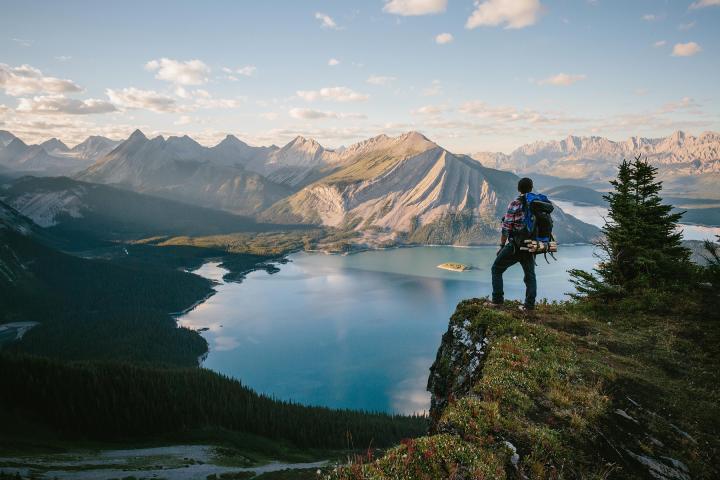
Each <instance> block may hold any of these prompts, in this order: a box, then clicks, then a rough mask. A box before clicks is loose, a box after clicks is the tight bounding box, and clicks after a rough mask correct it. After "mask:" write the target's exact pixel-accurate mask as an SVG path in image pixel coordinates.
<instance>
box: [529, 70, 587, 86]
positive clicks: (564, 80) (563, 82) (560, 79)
mask: <svg viewBox="0 0 720 480" xmlns="http://www.w3.org/2000/svg"><path fill="white" fill-rule="evenodd" d="M586 78H587V76H586V75H583V74H567V73H558V74H557V75H553V76H552V77H548V78H545V79H543V80H540V81H539V82H538V84H540V85H555V86H556V87H567V86H569V85H572V84H573V83H576V82H579V81H580V80H585V79H586Z"/></svg>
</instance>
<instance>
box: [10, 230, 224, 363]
mask: <svg viewBox="0 0 720 480" xmlns="http://www.w3.org/2000/svg"><path fill="white" fill-rule="evenodd" d="M0 235H1V240H2V243H3V245H2V246H3V251H4V252H5V254H4V255H3V258H11V259H15V260H16V262H15V263H14V264H12V265H10V264H9V263H8V265H10V266H11V267H12V269H13V271H12V272H11V273H12V275H9V276H6V277H3V279H0V283H2V285H1V287H2V288H0V323H4V322H12V321H37V322H40V325H38V326H37V327H35V328H33V329H32V330H30V331H29V332H28V333H26V334H25V337H23V339H22V340H21V341H20V342H18V343H16V344H13V345H12V346H10V347H8V348H10V349H12V350H14V351H24V352H31V353H35V354H39V355H49V356H53V357H57V358H65V359H120V360H136V361H144V362H154V363H161V364H173V365H181V366H190V365H196V364H197V359H198V357H199V356H201V355H203V354H204V353H205V352H206V351H207V344H206V342H205V340H204V339H203V338H202V337H201V336H200V335H199V334H197V333H196V332H193V331H190V330H187V329H181V328H177V325H176V323H175V321H174V319H173V318H172V317H171V316H170V312H178V311H181V310H183V309H185V308H188V307H189V306H191V305H192V304H193V303H194V302H196V301H198V300H200V299H202V298H204V297H206V296H207V295H209V294H210V293H211V292H212V288H211V287H212V285H211V282H210V281H208V280H206V279H204V278H201V277H198V276H196V275H192V274H188V273H185V272H182V271H179V270H176V269H173V268H163V267H159V266H156V265H152V266H148V265H141V264H119V263H118V262H113V261H108V260H99V259H84V258H79V257H75V256H72V255H67V254H64V253H61V252H59V251H57V250H54V249H52V248H50V247H47V246H45V245H43V244H41V243H39V242H37V241H35V240H34V239H33V238H31V237H27V236H23V235H20V234H18V233H15V232H12V231H9V230H2V231H0ZM3 281H4V283H3Z"/></svg>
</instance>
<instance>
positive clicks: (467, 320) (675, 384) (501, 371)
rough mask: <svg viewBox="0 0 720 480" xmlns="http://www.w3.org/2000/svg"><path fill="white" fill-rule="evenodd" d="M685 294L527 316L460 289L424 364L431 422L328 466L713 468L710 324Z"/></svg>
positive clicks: (708, 474)
mask: <svg viewBox="0 0 720 480" xmlns="http://www.w3.org/2000/svg"><path fill="white" fill-rule="evenodd" d="M697 300H699V299H693V300H692V301H688V299H686V300H685V303H684V304H683V305H682V306H681V307H679V308H678V309H676V310H674V311H671V312H667V313H662V314H660V313H642V312H637V311H633V312H630V311H627V310H623V309H618V310H614V309H609V308H608V309H605V308H602V307H592V308H590V307H588V306H587V305H583V304H575V303H569V304H561V305H542V306H540V307H539V309H538V311H537V313H536V314H535V315H532V316H529V317H528V316H524V315H521V314H519V312H517V310H515V309H513V308H511V307H507V308H506V309H503V310H495V309H488V308H486V307H484V306H483V305H482V302H481V301H480V300H477V299H475V300H468V301H464V302H461V303H460V304H459V305H458V308H457V310H456V312H455V313H454V315H453V316H452V318H451V319H450V325H449V328H448V331H447V333H446V334H445V335H444V336H443V340H442V343H441V346H440V348H439V350H438V356H437V359H436V361H435V364H434V365H433V368H432V370H431V375H430V379H429V384H428V387H429V389H430V391H431V392H432V394H433V402H432V409H431V422H432V429H431V435H428V436H425V437H421V438H418V439H415V440H409V441H405V442H403V443H402V444H401V445H399V446H397V447H395V448H394V449H391V450H390V451H388V452H387V453H385V454H383V455H382V456H381V457H380V458H378V459H377V460H373V459H369V458H368V457H363V458H360V457H358V458H355V459H354V460H353V461H352V462H351V464H350V465H348V466H346V467H343V468H340V469H338V470H337V471H335V472H333V473H332V474H331V476H330V478H332V479H346V480H347V479H389V478H403V479H424V478H484V479H504V478H534V479H544V478H547V479H549V478H597V479H600V478H663V479H665V478H667V479H670V478H673V479H689V478H708V479H709V478H717V477H718V475H720V470H718V465H717V462H715V461H714V459H716V458H717V456H718V454H720V441H718V435H717V432H718V431H719V430H720V403H719V400H720V388H719V387H718V384H717V381H716V372H717V370H718V368H720V356H718V349H717V346H718V344H720V343H719V342H720V325H719V324H718V322H717V321H716V320H714V319H713V318H712V317H710V316H708V314H709V310H707V311H705V310H703V307H702V304H701V303H697Z"/></svg>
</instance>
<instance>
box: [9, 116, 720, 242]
mask: <svg viewBox="0 0 720 480" xmlns="http://www.w3.org/2000/svg"><path fill="white" fill-rule="evenodd" d="M0 145H2V146H0V166H3V167H5V169H6V170H12V171H20V172H26V173H27V172H30V173H32V174H34V175H36V176H38V175H39V176H51V175H52V176H54V175H58V174H62V173H64V174H70V175H72V176H73V177H74V181H75V182H80V183H72V182H71V181H70V180H69V179H66V180H64V181H61V182H55V183H52V182H44V183H43V182H39V181H37V180H36V181H34V182H29V181H25V182H16V185H15V186H14V187H11V188H5V193H2V192H0V197H2V198H5V200H6V201H7V202H8V203H10V204H11V205H13V206H14V207H15V208H17V209H18V210H19V211H21V212H23V213H24V214H26V215H28V216H30V217H32V218H33V219H34V220H36V221H37V222H38V223H40V224H43V222H48V221H51V223H53V222H54V220H48V218H49V217H48V215H50V216H51V217H53V218H55V216H57V215H58V214H60V217H59V218H61V220H62V221H61V223H63V222H65V223H66V224H67V223H68V222H71V221H73V219H74V221H75V223H76V224H77V223H78V222H77V218H78V217H83V218H84V217H87V216H88V215H89V213H88V212H90V211H93V212H96V214H97V212H100V211H102V210H107V209H108V205H110V204H111V202H108V201H104V205H103V201H100V200H99V198H116V197H117V198H119V197H118V195H117V194H115V193H113V192H116V191H117V190H112V189H111V190H97V189H96V188H94V187H92V188H91V187H90V186H91V185H93V184H105V185H107V186H109V187H115V188H120V189H121V190H123V191H132V192H135V193H136V194H142V195H150V196H151V197H148V198H149V199H152V198H157V197H162V198H165V199H167V200H170V201H176V202H178V201H179V202H182V203H183V204H187V205H193V206H198V207H203V208H208V209H212V210H213V211H217V210H222V211H225V212H229V213H231V214H235V215H244V216H252V217H256V218H257V219H258V220H260V221H262V222H266V223H281V224H312V225H321V226H324V227H327V228H330V229H332V230H334V231H340V232H344V233H343V235H342V236H341V238H342V241H344V242H349V243H352V244H358V245H364V246H371V247H372V246H381V245H391V244H398V243H400V244H403V243H412V244H465V245H469V244H485V243H490V242H493V241H494V237H495V236H496V234H497V233H496V232H497V225H498V219H499V217H500V216H501V215H502V213H503V210H504V209H505V207H506V205H507V204H508V203H509V202H510V201H511V200H512V199H513V198H514V197H515V196H516V183H517V179H518V178H517V176H516V174H520V175H523V174H529V175H532V176H534V177H535V178H536V179H537V183H538V184H539V185H541V186H542V187H547V186H551V185H550V182H549V181H548V179H552V180H553V182H554V184H555V185H558V184H562V183H563V181H565V182H564V183H566V184H570V185H586V186H595V188H600V186H602V187H604V188H607V180H609V179H610V178H612V177H613V176H614V171H615V168H616V164H617V162H619V161H620V160H622V158H629V157H631V156H635V155H638V154H640V155H644V156H646V157H647V158H648V160H649V161H650V162H651V163H653V164H655V165H656V166H657V167H658V168H659V170H660V176H661V178H662V179H663V180H664V181H665V184H666V188H667V190H668V191H669V192H668V193H669V194H674V195H678V196H684V197H692V196H693V195H695V196H702V197H703V198H711V199H712V198H719V197H718V196H719V195H720V194H719V193H718V192H715V191H714V190H716V189H715V188H710V187H711V186H712V185H713V183H712V182H713V181H715V180H718V179H720V134H716V133H712V132H706V133H703V134H702V135H700V136H698V137H694V136H691V135H686V134H685V133H683V132H676V133H675V134H673V135H672V136H670V137H666V138H660V139H645V138H637V137H633V138H630V139H628V140H627V141H624V142H613V141H611V140H608V139H605V138H601V137H573V136H571V137H568V138H566V139H565V140H562V141H551V142H536V143H533V144H529V145H525V146H523V147H520V148H519V149H517V150H515V151H514V152H512V153H511V154H509V155H506V154H502V153H480V154H475V155H473V156H468V155H461V154H455V153H453V152H450V151H448V150H446V149H445V148H443V147H441V146H439V145H438V144H437V143H435V142H433V141H431V140H429V139H428V138H427V137H425V136H423V135H422V134H420V133H418V132H408V133H406V134H403V135H400V136H397V137H389V136H387V135H378V136H376V137H373V138H370V139H367V140H365V141H361V142H358V143H356V144H353V145H350V146H348V147H342V148H338V149H328V148H325V147H323V146H322V145H321V144H319V143H318V142H317V141H315V140H312V139H307V138H304V137H300V136H299V137H296V138H295V139H293V140H292V141H290V142H289V143H288V144H286V145H284V146H282V147H278V146H275V145H272V146H262V147H256V146H251V145H249V144H247V143H245V142H243V141H242V140H240V139H238V138H237V137H235V136H232V135H228V136H227V137H225V138H224V139H223V140H222V141H221V142H219V143H218V144H217V145H214V146H212V147H206V146H203V145H201V144H199V143H198V142H196V141H195V140H193V139H192V138H190V137H189V136H182V137H179V136H170V137H167V138H165V137H162V136H156V137H154V138H148V137H147V136H145V135H144V134H143V133H142V132H141V131H140V130H136V131H135V132H134V133H133V134H132V135H130V137H129V138H127V139H126V140H124V141H122V142H116V141H113V140H110V139H106V138H104V137H89V138H88V139H87V140H86V141H84V142H82V143H80V144H78V145H76V146H74V147H73V148H70V147H68V146H67V145H65V144H64V143H63V142H62V141H60V140H58V139H54V138H53V139H50V140H48V141H46V142H43V143H42V144H40V145H27V144H25V143H24V142H23V141H22V140H20V139H19V138H17V137H15V136H14V135H13V134H11V133H10V132H5V131H2V132H0ZM3 175H5V176H7V172H6V171H5V172H3ZM673 189H675V190H673ZM708 190H712V191H708ZM81 191H83V192H88V191H91V192H93V195H90V196H88V195H87V193H85V194H83V195H84V197H83V198H90V199H91V201H88V200H83V201H81V200H78V192H81ZM678 191H681V193H682V195H679V193H678ZM98 192H100V193H98ZM701 194H702V195H701ZM113 195H114V196H113ZM61 199H63V200H62V201H61ZM63 201H64V202H66V203H64V204H63V203H62V202H63ZM138 201H139V200H138ZM147 201H152V200H147ZM83 202H84V203H83ZM139 202H140V203H137V202H136V203H134V204H133V205H142V204H143V202H142V201H139ZM131 203H132V202H131ZM81 204H82V205H85V207H84V208H85V211H84V212H85V213H82V214H79V213H78V212H77V211H76V210H73V209H74V208H75V209H77V205H81ZM93 205H95V206H94V207H93ZM101 205H103V206H101ZM151 210H152V209H151ZM171 210H172V209H171ZM155 211H157V209H156V210H155ZM202 216H203V215H199V217H202ZM211 217H212V216H208V218H211ZM555 217H556V233H557V237H558V238H559V239H560V240H561V241H563V242H583V241H588V240H590V239H591V238H592V237H593V236H594V235H596V234H597V230H596V229H595V228H594V227H591V226H589V225H587V224H584V223H582V222H580V221H578V220H576V219H575V218H573V217H572V216H570V215H565V214H564V213H563V212H562V210H561V209H560V208H558V209H557V211H556V214H555ZM94 218H95V219H96V220H97V218H96V217H94ZM216 220H217V219H216ZM143 222H144V223H143ZM143 222H139V223H137V224H139V225H142V224H146V223H148V222H147V220H144V221H143ZM223 222H224V220H223ZM223 222H220V223H223ZM54 223H57V222H54ZM54 223H53V225H54ZM80 223H82V222H80ZM101 223H102V222H101ZM150 223H152V222H150ZM230 223H232V222H230ZM239 223H242V222H239ZM129 224H133V222H132V221H131V222H130V223H129ZM155 230H156V229H155ZM155 230H153V233H154V232H155ZM211 230H212V229H211ZM336 238H337V237H336Z"/></svg>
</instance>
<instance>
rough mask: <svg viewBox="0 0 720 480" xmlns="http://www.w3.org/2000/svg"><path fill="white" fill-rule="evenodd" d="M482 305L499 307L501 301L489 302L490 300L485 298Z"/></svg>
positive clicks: (501, 304)
mask: <svg viewBox="0 0 720 480" xmlns="http://www.w3.org/2000/svg"><path fill="white" fill-rule="evenodd" d="M482 305H483V307H488V308H500V307H502V306H503V302H491V301H490V300H485V301H484V302H483V304H482Z"/></svg>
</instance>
